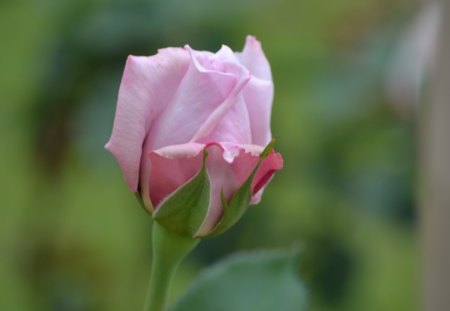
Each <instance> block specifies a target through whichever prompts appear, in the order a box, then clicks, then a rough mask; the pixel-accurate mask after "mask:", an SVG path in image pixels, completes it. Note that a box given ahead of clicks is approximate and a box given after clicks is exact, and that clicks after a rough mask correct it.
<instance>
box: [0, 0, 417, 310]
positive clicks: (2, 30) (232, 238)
mask: <svg viewBox="0 0 450 311" xmlns="http://www.w3.org/2000/svg"><path fill="white" fill-rule="evenodd" d="M417 5H418V3H416V2H415V1H406V0H393V1H392V0H391V1H388V0H367V1H357V0H335V1H325V0H319V1H312V0H301V1H297V0H282V1H276V0H262V1H256V0H249V1H242V0H240V1H237V0H228V1H221V2H211V1H206V0H191V1H175V0H167V1H162V0H154V1H151V0H147V1H137V0H134V1H124V0H122V1H120V0H116V1H100V0H83V1H68V0H64V1H50V0H40V1H28V2H26V1H9V2H5V1H4V2H2V3H0V34H1V36H0V37H1V38H2V49H1V51H0V53H1V55H0V56H1V57H0V68H2V70H1V74H0V100H1V105H0V129H1V130H0V141H1V142H2V148H1V153H0V156H1V161H0V171H1V174H0V189H1V190H0V194H1V195H0V309H1V310H11V311H14V310H21V311H26V310H74V311H75V310H139V309H140V308H141V307H142V304H143V300H144V296H145V291H146V287H147V282H148V274H149V271H150V258H151V246H150V240H151V239H150V232H151V230H150V226H151V224H150V219H149V218H148V216H147V215H146V214H145V213H144V212H143V211H142V209H141V208H139V206H138V203H137V202H136V200H135V198H134V195H133V194H132V193H130V192H129V191H128V189H127V187H126V185H125V183H124V181H123V179H122V176H121V173H120V171H119V169H118V167H117V165H116V163H115V162H114V159H113V158H112V156H111V155H109V154H108V153H107V152H105V151H104V150H103V145H104V143H105V142H106V141H107V139H108V138H109V133H110V130H111V128H112V122H113V117H114V110H115V101H116V96H117V91H118V87H119V84H120V78H121V74H122V70H123V67H124V64H125V59H126V57H127V55H128V54H136V55H150V54H154V53H155V52H156V50H157V49H158V48H160V47H165V46H182V45H184V44H186V43H189V44H190V45H191V46H192V47H193V48H195V49H205V50H218V49H219V47H220V45H221V44H227V45H229V46H230V47H232V48H233V49H234V50H240V49H241V48H242V46H243V42H244V39H245V36H246V35H247V34H253V35H255V36H256V37H257V38H258V39H259V40H260V41H261V42H262V44H263V48H264V50H265V53H266V55H267V56H268V58H269V60H270V62H271V65H272V70H273V76H274V81H275V90H276V95H275V104H274V110H273V121H272V124H273V126H272V130H273V133H274V136H275V137H276V139H277V146H276V147H277V149H278V150H279V151H280V152H281V153H282V154H283V157H284V159H285V168H284V170H283V171H281V172H280V173H279V174H277V176H275V178H274V180H273V181H272V183H271V185H270V187H268V189H267V190H266V192H265V196H264V199H263V201H262V203H261V204H260V205H259V206H257V207H253V208H250V210H249V212H248V213H247V215H245V217H244V218H243V219H242V220H241V221H240V223H239V224H238V225H236V226H235V227H234V228H233V229H232V230H230V231H229V232H227V233H226V234H224V235H222V236H220V237H217V238H213V239H208V240H205V241H203V242H202V243H201V245H200V246H199V247H198V248H197V249H196V251H195V252H194V253H193V254H192V255H191V256H190V257H189V259H188V261H187V262H186V263H185V264H184V265H183V266H182V268H181V270H180V272H179V275H178V278H177V280H176V284H175V290H174V291H173V295H172V301H174V300H175V299H176V298H177V297H179V296H180V293H181V292H182V291H183V290H185V289H186V287H187V286H188V284H189V282H190V281H191V280H192V279H193V277H194V276H195V275H196V274H197V273H198V271H200V270H201V269H202V268H204V267H205V266H207V265H209V264H211V263H212V262H215V261H216V260H218V259H219V258H221V257H223V256H225V255H227V254H229V253H232V252H235V251H237V250H242V249H260V248H280V247H287V248H289V247H291V246H292V245H300V246H301V247H302V249H303V250H302V258H303V260H302V263H301V264H300V266H299V273H300V275H301V276H302V278H303V279H304V281H305V283H306V285H307V287H308V291H309V295H310V310H312V311H325V310H346V311H351V310H355V311H359V310H368V311H370V310H374V311H379V310H385V311H390V310H392V311H398V310H418V295H417V292H418V272H417V268H418V246H417V244H418V241H417V228H416V212H415V208H416V200H415V193H414V180H415V168H414V163H415V157H416V151H415V142H416V133H415V124H414V122H413V120H411V119H407V118H402V117H400V116H399V115H398V114H396V111H395V109H392V107H391V106H389V105H388V101H387V99H386V97H385V95H384V92H383V73H384V71H385V70H386V69H387V68H388V67H389V62H390V59H391V56H392V51H393V48H394V47H395V45H396V42H397V41H398V39H399V37H400V35H401V30H402V29H403V28H404V27H405V25H407V23H408V21H409V20H410V18H411V17H413V15H414V13H415V12H416V10H417Z"/></svg>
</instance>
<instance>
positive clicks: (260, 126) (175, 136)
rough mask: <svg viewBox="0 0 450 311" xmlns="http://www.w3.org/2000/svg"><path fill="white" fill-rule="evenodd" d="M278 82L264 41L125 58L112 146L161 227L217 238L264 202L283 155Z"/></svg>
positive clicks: (130, 183) (133, 187) (109, 147)
mask: <svg viewBox="0 0 450 311" xmlns="http://www.w3.org/2000/svg"><path fill="white" fill-rule="evenodd" d="M272 99H273V82H272V76H271V71H270V66H269V63H268V61H267V59H266V57H265V55H264V53H263V51H262V49H261V45H260V43H259V42H258V41H257V40H256V39H255V38H254V37H251V36H248V37H247V40H246V43H245V47H244V50H243V51H242V52H236V53H234V52H233V51H232V50H231V49H230V48H229V47H227V46H222V48H221V49H220V50H219V51H218V52H217V53H215V54H214V53H211V52H205V51H195V50H193V49H191V48H190V47H189V46H185V47H184V48H166V49H161V50H159V51H158V54H156V55H154V56H149V57H144V56H129V57H128V59H127V63H126V66H125V71H124V73H123V77H122V82H121V86H120V91H119V97H118V102H117V110H116V116H115V120H114V127H113V131H112V135H111V138H110V140H109V142H108V143H107V144H106V149H107V150H109V151H110V152H111V153H112V154H113V155H114V156H115V158H116V160H117V162H118V164H119V166H120V168H121V169H122V172H123V174H124V178H125V180H126V182H127V184H128V186H129V188H130V189H131V190H132V191H134V192H138V193H139V195H140V197H141V199H142V201H143V204H144V206H145V208H146V209H148V211H149V212H151V213H152V214H153V217H154V218H155V219H156V220H157V221H158V222H159V223H160V224H161V225H163V226H164V227H166V228H167V229H169V230H173V231H175V232H177V233H180V234H183V235H190V236H193V237H198V236H206V235H212V234H218V233H221V232H223V231H224V230H226V229H227V228H228V227H229V226H231V225H232V224H233V223H234V222H236V221H237V220H238V219H239V218H240V216H242V213H243V212H244V211H245V209H246V208H247V206H248V204H256V203H258V202H259V201H260V199H261V195H262V192H263V189H264V187H265V186H266V184H267V183H268V182H269V180H270V179H271V177H272V176H273V174H274V172H275V171H277V170H280V169H281V168H282V167H283V159H282V157H281V155H280V154H279V153H276V152H275V151H273V150H272V147H271V146H270V147H268V148H266V151H265V152H264V154H263V155H262V156H261V153H262V152H263V150H264V148H265V147H266V146H268V145H269V143H270V142H271V140H272V135H271V131H270V115H271V109H272Z"/></svg>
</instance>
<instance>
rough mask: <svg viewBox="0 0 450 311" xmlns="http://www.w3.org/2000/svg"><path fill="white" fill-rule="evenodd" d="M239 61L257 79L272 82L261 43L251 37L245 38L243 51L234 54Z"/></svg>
mask: <svg viewBox="0 0 450 311" xmlns="http://www.w3.org/2000/svg"><path fill="white" fill-rule="evenodd" d="M235 54H236V56H237V58H238V59H239V61H240V62H241V64H242V65H243V66H245V68H247V69H248V70H249V71H250V73H251V74H252V75H253V76H255V77H257V78H258V79H262V80H266V81H272V73H271V71H270V65H269V61H268V60H267V58H266V56H265V55H264V52H263V50H262V47H261V43H260V42H259V41H258V40H257V39H256V38H255V37H253V36H247V38H246V40H245V46H244V50H243V51H242V52H241V53H235Z"/></svg>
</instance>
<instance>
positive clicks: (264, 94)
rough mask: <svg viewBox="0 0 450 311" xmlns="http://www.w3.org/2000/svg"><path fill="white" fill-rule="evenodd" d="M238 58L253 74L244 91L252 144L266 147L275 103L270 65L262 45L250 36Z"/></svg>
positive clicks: (269, 138)
mask: <svg viewBox="0 0 450 311" xmlns="http://www.w3.org/2000/svg"><path fill="white" fill-rule="evenodd" d="M236 56H237V58H238V59H239V61H240V62H241V64H242V65H243V66H245V67H246V68H247V69H248V70H249V71H250V73H251V74H252V77H251V80H250V81H249V83H248V84H247V85H246V86H245V88H244V89H243V95H244V100H245V103H246V105H247V110H248V114H249V119H250V124H251V132H252V143H253V144H255V145H261V146H265V145H267V144H268V143H269V141H270V140H271V137H272V134H271V132H270V116H271V111H272V101H273V82H272V74H271V71H270V65H269V62H268V61H267V58H266V57H265V55H264V52H263V51H262V48H261V44H260V43H259V41H258V40H256V39H255V38H254V37H252V36H248V37H247V40H246V43H245V47H244V50H243V51H242V53H236Z"/></svg>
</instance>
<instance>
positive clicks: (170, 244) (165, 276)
mask: <svg viewBox="0 0 450 311" xmlns="http://www.w3.org/2000/svg"><path fill="white" fill-rule="evenodd" d="M152 240H153V260H152V272H151V273H152V274H151V277H150V285H149V289H148V292H147V298H146V301H145V307H144V311H164V310H165V306H166V300H167V297H168V293H169V289H170V284H171V282H172V279H173V276H174V275H175V272H176V270H177V268H178V266H179V264H180V262H181V261H182V260H183V259H184V258H185V257H186V256H187V254H189V253H190V252H191V251H192V250H193V249H194V247H195V246H196V245H197V244H198V242H199V239H193V238H189V237H185V236H181V235H178V234H175V233H172V232H169V231H167V230H166V229H165V228H163V227H162V226H161V225H160V224H158V222H157V221H155V222H154V223H153V232H152Z"/></svg>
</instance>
